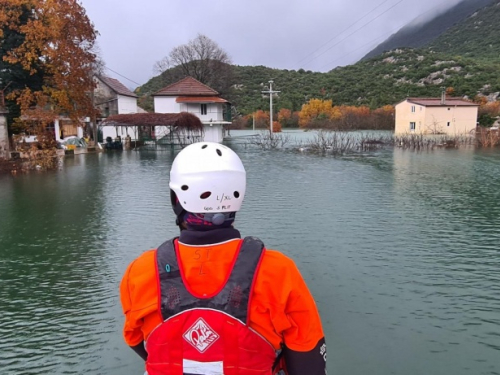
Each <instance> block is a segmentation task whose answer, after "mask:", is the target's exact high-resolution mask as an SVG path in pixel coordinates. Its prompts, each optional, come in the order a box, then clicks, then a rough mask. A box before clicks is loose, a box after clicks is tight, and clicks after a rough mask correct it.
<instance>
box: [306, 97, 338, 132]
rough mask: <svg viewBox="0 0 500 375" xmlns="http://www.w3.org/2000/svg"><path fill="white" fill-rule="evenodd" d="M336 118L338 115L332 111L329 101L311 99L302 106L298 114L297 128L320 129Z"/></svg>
mask: <svg viewBox="0 0 500 375" xmlns="http://www.w3.org/2000/svg"><path fill="white" fill-rule="evenodd" d="M337 116H338V113H337V112H336V111H335V110H334V108H333V106H332V101H331V100H321V99H311V100H309V102H307V103H306V104H304V105H302V109H301V111H300V112H299V126H300V127H301V128H305V127H322V126H325V124H326V123H328V121H329V120H332V119H334V118H335V117H337Z"/></svg>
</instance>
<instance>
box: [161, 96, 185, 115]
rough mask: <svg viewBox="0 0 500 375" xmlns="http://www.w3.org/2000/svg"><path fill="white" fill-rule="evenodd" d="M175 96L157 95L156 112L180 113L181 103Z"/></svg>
mask: <svg viewBox="0 0 500 375" xmlns="http://www.w3.org/2000/svg"><path fill="white" fill-rule="evenodd" d="M175 99H176V97H173V96H155V97H154V110H155V113H179V112H181V109H180V106H179V103H176V101H175Z"/></svg>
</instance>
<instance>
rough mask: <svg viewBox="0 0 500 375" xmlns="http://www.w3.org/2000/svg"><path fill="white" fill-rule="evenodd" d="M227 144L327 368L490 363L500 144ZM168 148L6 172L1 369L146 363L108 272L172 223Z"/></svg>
mask: <svg viewBox="0 0 500 375" xmlns="http://www.w3.org/2000/svg"><path fill="white" fill-rule="evenodd" d="M238 134H239V133H238V132H232V135H233V136H237V135H238ZM241 134H243V133H241ZM227 144H228V145H230V146H231V145H232V146H233V147H234V148H235V150H236V151H237V152H238V153H239V155H240V156H241V158H242V160H243V162H244V164H245V167H246V169H247V174H248V189H247V196H246V198H245V203H244V206H243V209H242V211H241V212H240V213H239V214H238V216H237V221H236V224H237V225H236V226H237V228H238V229H240V231H241V232H242V234H243V235H255V236H258V237H260V238H261V239H262V240H263V241H264V242H265V243H266V245H267V247H268V248H272V249H279V250H282V251H283V252H284V253H286V254H287V255H289V256H290V257H292V258H294V259H295V261H296V263H297V264H298V265H299V268H300V269H301V272H302V274H303V276H304V278H305V279H306V281H307V283H308V285H309V287H310V289H311V291H312V293H313V295H314V297H315V299H316V301H317V304H318V307H319V310H320V314H321V316H322V319H323V324H324V328H325V334H326V340H327V344H328V351H329V352H328V370H329V373H330V374H336V375H366V374H370V375H388V374H398V375H420V374H426V375H428V374H433V375H434V374H435V375H438V374H443V375H444V374H446V375H450V374H453V375H461V374H464V375H465V374H467V375H468V374H474V375H480V374H481V375H482V374H491V375H493V374H500V152H499V151H498V150H496V151H495V150H475V149H473V148H467V149H453V150H434V151H431V152H411V151H404V150H400V149H395V150H392V149H391V150H387V151H381V152H377V153H375V154H367V155H362V156H361V155H359V156H350V157H343V158H333V157H321V156H314V155H308V154H304V153H299V152H293V151H266V152H262V151H260V150H258V149H256V148H253V147H246V146H245V145H244V143H243V141H242V139H239V138H235V139H234V140H232V141H229V142H228V143H227ZM174 156H175V153H174V152H171V151H170V150H164V151H148V152H137V151H130V152H122V153H106V154H99V155H97V154H92V155H78V156H75V157H68V158H66V160H65V162H64V167H63V169H62V170H61V171H58V172H50V173H32V174H29V175H19V176H0V311H1V318H0V336H1V340H0V374H2V375H3V374H103V375H104V374H105V375H122V374H142V372H143V371H142V370H143V365H142V363H141V360H140V359H139V357H138V356H136V355H135V354H134V353H133V352H132V351H131V350H130V349H129V348H128V347H127V346H126V345H125V344H124V343H123V340H122V336H121V329H122V323H123V318H122V313H121V308H120V304H119V295H118V286H119V282H120V279H121V277H122V274H123V272H124V271H125V268H126V267H127V265H128V263H129V262H130V261H132V260H133V259H134V258H135V257H136V256H138V255H139V254H140V253H141V252H142V251H144V250H147V249H149V248H154V247H156V246H158V245H159V244H161V243H162V242H163V241H164V240H166V239H168V238H170V237H173V236H175V235H176V234H177V229H176V227H175V225H174V217H173V214H172V212H171V208H170V206H169V191H168V171H169V168H170V165H171V162H172V160H173V157H174Z"/></svg>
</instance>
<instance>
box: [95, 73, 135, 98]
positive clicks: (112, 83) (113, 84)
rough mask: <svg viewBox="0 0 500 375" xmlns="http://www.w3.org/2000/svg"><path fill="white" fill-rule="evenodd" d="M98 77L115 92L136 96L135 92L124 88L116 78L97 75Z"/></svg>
mask: <svg viewBox="0 0 500 375" xmlns="http://www.w3.org/2000/svg"><path fill="white" fill-rule="evenodd" d="M99 79H100V80H101V81H102V82H104V83H105V84H106V85H108V86H109V87H110V88H111V89H112V90H113V91H114V92H116V93H117V94H119V95H124V96H131V97H133V98H137V95H136V94H134V93H133V92H132V91H130V90H129V89H128V88H126V87H125V85H124V84H122V83H121V82H120V81H118V80H117V79H114V78H110V77H106V76H99Z"/></svg>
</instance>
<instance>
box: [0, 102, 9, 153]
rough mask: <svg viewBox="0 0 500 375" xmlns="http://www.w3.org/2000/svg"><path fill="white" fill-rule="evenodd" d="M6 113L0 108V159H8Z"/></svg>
mask: <svg viewBox="0 0 500 375" xmlns="http://www.w3.org/2000/svg"><path fill="white" fill-rule="evenodd" d="M5 115H6V113H5V111H3V110H2V109H1V108H0V159H10V153H9V133H8V132H7V117H6V116H5Z"/></svg>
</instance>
